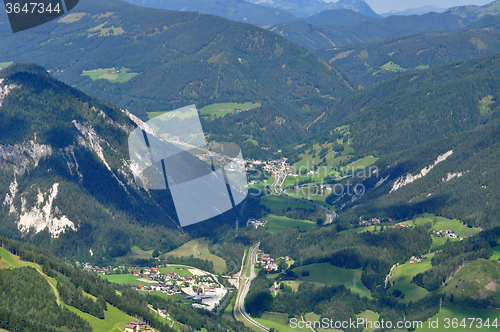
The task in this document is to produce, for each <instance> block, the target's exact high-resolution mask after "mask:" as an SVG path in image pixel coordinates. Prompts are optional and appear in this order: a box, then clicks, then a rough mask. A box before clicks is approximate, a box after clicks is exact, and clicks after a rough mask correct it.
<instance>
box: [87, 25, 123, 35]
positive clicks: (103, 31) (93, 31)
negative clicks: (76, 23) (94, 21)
mask: <svg viewBox="0 0 500 332" xmlns="http://www.w3.org/2000/svg"><path fill="white" fill-rule="evenodd" d="M105 24H106V23H103V24H101V25H98V26H96V27H94V28H90V29H87V33H88V34H89V37H91V36H93V35H98V36H100V37H106V36H118V35H121V34H123V33H124V32H125V30H123V28H122V27H115V26H111V27H109V28H105V27H104V25H105Z"/></svg>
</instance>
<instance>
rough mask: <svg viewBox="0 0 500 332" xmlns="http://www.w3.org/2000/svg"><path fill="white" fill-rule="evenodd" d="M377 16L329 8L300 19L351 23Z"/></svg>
mask: <svg viewBox="0 0 500 332" xmlns="http://www.w3.org/2000/svg"><path fill="white" fill-rule="evenodd" d="M377 19H378V18H375V17H371V16H367V15H363V14H360V13H357V12H355V11H352V10H350V9H330V10H325V11H322V12H321V13H319V14H315V15H312V16H310V17H308V18H306V19H303V20H302V21H305V22H307V23H309V24H314V25H325V24H333V25H353V24H356V23H359V22H365V21H370V22H373V21H376V20H377Z"/></svg>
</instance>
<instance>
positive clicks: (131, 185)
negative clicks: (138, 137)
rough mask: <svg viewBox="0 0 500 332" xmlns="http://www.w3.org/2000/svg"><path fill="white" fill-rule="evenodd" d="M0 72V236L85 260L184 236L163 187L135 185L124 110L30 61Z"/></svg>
mask: <svg viewBox="0 0 500 332" xmlns="http://www.w3.org/2000/svg"><path fill="white" fill-rule="evenodd" d="M0 77H1V78H0V91H2V93H1V94H0V119H1V121H0V122H1V130H0V173H1V180H0V191H1V192H2V193H3V196H2V197H1V198H0V200H1V202H2V205H1V206H0V215H1V217H0V219H1V220H2V221H1V222H0V233H1V234H3V235H6V236H10V237H14V238H21V237H22V238H24V239H25V240H26V241H35V242H36V243H39V244H43V245H44V246H45V247H46V248H51V249H52V250H53V251H54V252H56V253H57V254H58V255H61V256H63V257H75V256H76V257H80V258H85V259H88V260H90V259H91V258H92V256H93V255H98V256H97V257H95V256H94V259H95V258H97V259H100V258H102V257H103V256H104V257H114V256H121V255H124V254H125V253H127V251H129V249H130V247H131V246H132V245H133V244H134V243H143V245H147V244H148V243H149V245H150V244H151V243H152V242H153V243H155V244H156V245H158V246H165V248H174V247H176V246H179V245H180V244H182V243H183V242H184V241H186V240H187V239H188V238H189V236H188V235H186V234H182V233H181V231H180V230H179V229H178V226H177V225H176V222H175V219H176V214H175V210H174V208H173V205H172V204H171V200H170V198H169V196H168V195H167V194H166V192H145V191H144V190H140V189H139V188H138V187H137V186H136V185H135V182H134V177H133V175H132V171H131V168H130V158H129V155H128V145H127V139H128V133H129V132H131V131H132V130H133V129H134V128H135V127H136V124H135V123H134V122H132V121H131V120H130V119H129V117H128V116H127V115H126V114H125V113H123V112H122V111H120V109H118V108H116V107H114V106H111V105H109V104H106V103H103V102H100V101H98V100H96V99H93V98H91V97H89V96H87V95H85V94H83V93H82V92H80V91H78V90H76V89H73V88H70V87H69V86H67V85H65V84H63V83H61V82H59V81H57V80H55V79H54V78H52V77H50V76H49V75H48V74H47V72H46V71H45V69H44V68H41V67H38V66H35V65H29V64H20V65H13V66H12V67H9V68H7V69H4V70H2V71H0ZM98 257H100V258H98Z"/></svg>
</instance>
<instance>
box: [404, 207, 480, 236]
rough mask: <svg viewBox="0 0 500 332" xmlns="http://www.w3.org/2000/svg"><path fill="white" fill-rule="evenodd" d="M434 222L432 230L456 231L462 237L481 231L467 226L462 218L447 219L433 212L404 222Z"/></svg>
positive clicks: (411, 223) (418, 223)
mask: <svg viewBox="0 0 500 332" xmlns="http://www.w3.org/2000/svg"><path fill="white" fill-rule="evenodd" d="M428 222H430V223H432V227H431V229H430V230H431V231H446V230H450V231H454V232H455V234H457V235H458V236H460V237H468V236H471V235H475V234H477V233H479V232H480V230H479V229H478V228H469V227H467V226H465V225H464V224H463V223H462V222H461V221H460V220H458V219H453V220H451V219H447V218H443V217H438V216H435V215H433V214H428V213H426V214H423V215H420V216H417V218H416V219H415V222H413V220H408V221H405V222H403V224H408V225H413V224H415V225H422V226H423V225H425V224H426V223H428Z"/></svg>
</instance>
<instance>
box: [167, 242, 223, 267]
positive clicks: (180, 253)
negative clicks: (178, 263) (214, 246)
mask: <svg viewBox="0 0 500 332" xmlns="http://www.w3.org/2000/svg"><path fill="white" fill-rule="evenodd" d="M209 243H210V242H209V241H208V239H205V238H200V239H195V240H191V241H189V242H187V243H184V244H183V245H182V246H180V247H179V248H177V249H174V250H172V251H169V252H167V253H166V254H164V255H163V256H164V257H169V256H174V257H179V258H180V257H189V256H193V257H194V258H199V259H203V260H208V261H211V262H213V263H214V271H215V272H216V273H220V274H223V273H224V272H226V261H225V260H224V259H222V258H221V257H219V256H215V255H213V254H211V253H210V251H209V250H208V245H209Z"/></svg>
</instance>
